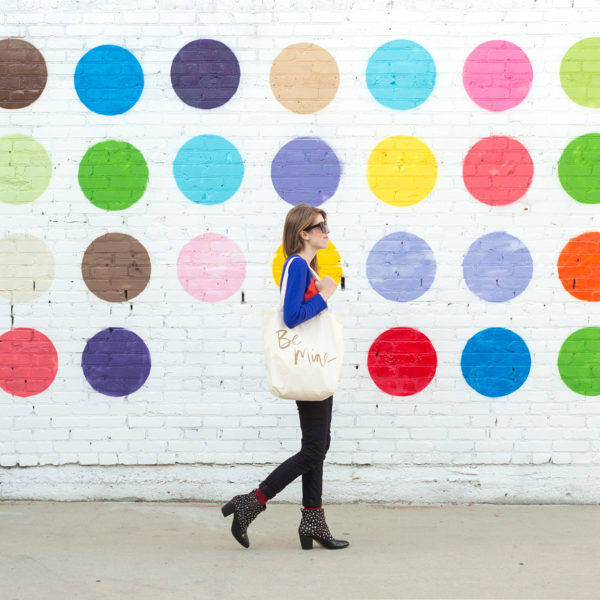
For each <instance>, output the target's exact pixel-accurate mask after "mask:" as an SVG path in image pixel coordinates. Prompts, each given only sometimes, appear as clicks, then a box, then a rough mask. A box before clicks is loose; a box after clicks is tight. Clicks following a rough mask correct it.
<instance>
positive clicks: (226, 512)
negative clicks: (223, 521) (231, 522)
mask: <svg viewBox="0 0 600 600" xmlns="http://www.w3.org/2000/svg"><path fill="white" fill-rule="evenodd" d="M221 512H222V513H223V516H224V517H228V516H229V515H230V514H231V513H232V512H233V500H230V501H229V502H228V503H227V504H224V505H223V506H221Z"/></svg>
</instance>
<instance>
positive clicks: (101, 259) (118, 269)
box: [81, 233, 151, 302]
mask: <svg viewBox="0 0 600 600" xmlns="http://www.w3.org/2000/svg"><path fill="white" fill-rule="evenodd" d="M150 271H151V265H150V257H149V256H148V252H146V249H145V248H144V246H142V244H140V242H138V241H137V240H136V239H135V238H133V237H131V236H130V235H126V234H124V233H107V234H105V235H102V236H100V237H99V238H97V239H95V240H94V241H93V242H92V243H91V244H90V245H89V246H88V248H87V250H86V251H85V254H84V256H83V261H82V262H81V274H82V276H83V280H84V281H85V285H87V287H88V288H89V290H90V292H92V293H93V294H95V295H96V296H98V298H101V299H102V300H106V301H107V302H127V301H128V300H131V299H132V298H135V297H136V296H137V295H138V294H140V293H141V292H142V291H143V290H144V288H145V287H146V285H147V284H148V281H150Z"/></svg>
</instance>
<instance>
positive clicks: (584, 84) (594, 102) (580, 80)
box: [560, 37, 600, 108]
mask: <svg viewBox="0 0 600 600" xmlns="http://www.w3.org/2000/svg"><path fill="white" fill-rule="evenodd" d="M560 84H561V86H562V88H563V90H565V93H566V94H567V96H569V98H571V100H573V102H576V103H577V104H580V105H581V106H588V107H590V108H600V38H598V37H592V38H586V39H585V40H580V41H579V42H577V43H576V44H573V45H572V46H571V47H570V48H569V49H568V50H567V53H566V54H565V55H564V56H563V59H562V62H561V63H560Z"/></svg>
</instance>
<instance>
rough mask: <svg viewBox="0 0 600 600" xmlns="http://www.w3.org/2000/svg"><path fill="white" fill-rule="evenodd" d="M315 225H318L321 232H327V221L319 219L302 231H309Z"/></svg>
mask: <svg viewBox="0 0 600 600" xmlns="http://www.w3.org/2000/svg"><path fill="white" fill-rule="evenodd" d="M315 227H318V228H319V229H320V230H321V231H322V232H323V233H327V221H321V222H320V223H317V224H316V225H311V226H310V227H307V228H306V229H305V230H304V231H310V230H311V229H314V228H315Z"/></svg>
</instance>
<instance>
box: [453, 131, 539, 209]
mask: <svg viewBox="0 0 600 600" xmlns="http://www.w3.org/2000/svg"><path fill="white" fill-rule="evenodd" d="M532 178H533V161H532V160H531V156H529V152H527V149H526V148H525V146H523V144H521V143H519V142H517V140H514V139H512V138H509V137H502V136H497V137H489V138H485V139H483V140H480V141H479V142H477V143H476V144H475V145H474V146H473V147H472V148H471V149H470V150H469V152H468V154H467V156H466V157H465V160H464V162H463V180H464V182H465V185H466V186H467V189H468V190H469V192H470V193H471V194H472V195H473V196H474V197H475V198H476V199H477V200H479V201H480V202H483V203H484V204H489V205H491V206H503V205H505V204H510V203H511V202H514V201H515V200H518V199H519V198H520V197H521V196H522V195H523V194H524V193H525V192H526V191H527V190H528V189H529V186H530V185H531V180H532Z"/></svg>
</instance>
